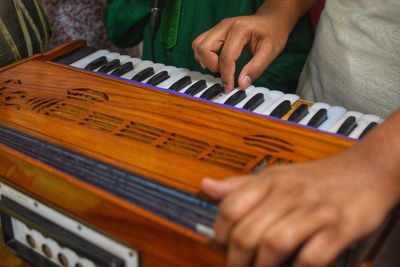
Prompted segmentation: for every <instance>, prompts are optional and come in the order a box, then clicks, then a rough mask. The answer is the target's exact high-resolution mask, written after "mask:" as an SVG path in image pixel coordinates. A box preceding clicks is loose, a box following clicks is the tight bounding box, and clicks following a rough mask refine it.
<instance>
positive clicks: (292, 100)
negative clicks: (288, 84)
mask: <svg viewBox="0 0 400 267" xmlns="http://www.w3.org/2000/svg"><path fill="white" fill-rule="evenodd" d="M299 98H300V97H299V96H298V95H294V94H284V95H283V96H281V97H280V98H278V99H277V100H276V101H274V102H273V103H272V104H271V105H269V106H268V107H267V108H266V109H265V110H264V111H261V113H262V114H264V115H271V113H272V111H274V110H275V108H276V107H278V106H279V105H280V104H281V103H282V102H283V101H286V100H288V101H289V102H290V105H293V104H294V103H295V102H296V101H297V100H299Z"/></svg>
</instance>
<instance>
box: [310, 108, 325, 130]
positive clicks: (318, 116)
mask: <svg viewBox="0 0 400 267" xmlns="http://www.w3.org/2000/svg"><path fill="white" fill-rule="evenodd" d="M327 119H328V111H327V110H326V109H325V108H321V109H320V110H318V112H317V113H315V114H314V117H312V118H311V120H310V121H309V122H308V124H307V125H308V126H311V127H315V128H318V127H319V126H320V125H321V124H322V123H324V121H326V120H327Z"/></svg>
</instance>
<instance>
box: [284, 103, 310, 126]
mask: <svg viewBox="0 0 400 267" xmlns="http://www.w3.org/2000/svg"><path fill="white" fill-rule="evenodd" d="M308 113H309V112H308V106H307V105H306V104H301V105H300V106H298V107H297V108H296V110H295V111H293V113H292V114H291V115H290V116H289V119H288V121H293V122H299V121H301V120H302V119H304V117H305V116H307V114H308Z"/></svg>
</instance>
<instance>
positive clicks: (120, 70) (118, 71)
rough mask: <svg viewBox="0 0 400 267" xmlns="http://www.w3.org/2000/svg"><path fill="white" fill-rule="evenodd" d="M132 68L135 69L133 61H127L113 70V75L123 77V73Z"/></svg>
mask: <svg viewBox="0 0 400 267" xmlns="http://www.w3.org/2000/svg"><path fill="white" fill-rule="evenodd" d="M131 70H133V63H132V62H126V63H125V64H122V65H121V66H119V67H118V68H116V69H115V70H113V72H111V75H114V76H118V77H121V76H122V75H124V74H126V73H128V72H130V71H131Z"/></svg>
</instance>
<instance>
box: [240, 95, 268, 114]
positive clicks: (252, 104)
mask: <svg viewBox="0 0 400 267" xmlns="http://www.w3.org/2000/svg"><path fill="white" fill-rule="evenodd" d="M263 102H264V95H263V93H257V94H255V95H254V96H253V97H252V98H250V100H249V101H247V102H246V104H244V106H243V109H246V110H249V111H253V110H255V109H256V108H257V107H258V106H259V105H261V104H262V103H263Z"/></svg>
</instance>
